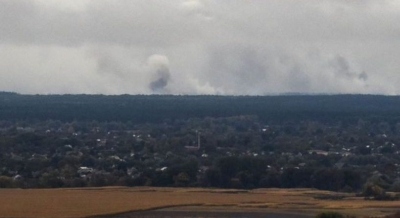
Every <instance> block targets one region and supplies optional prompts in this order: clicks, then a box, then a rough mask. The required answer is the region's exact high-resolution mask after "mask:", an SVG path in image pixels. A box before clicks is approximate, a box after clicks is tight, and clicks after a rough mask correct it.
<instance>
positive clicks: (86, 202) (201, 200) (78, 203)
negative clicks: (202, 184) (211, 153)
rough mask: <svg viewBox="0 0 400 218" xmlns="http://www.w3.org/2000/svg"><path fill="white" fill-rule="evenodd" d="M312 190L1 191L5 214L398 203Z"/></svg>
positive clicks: (349, 210)
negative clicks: (335, 196)
mask: <svg viewBox="0 0 400 218" xmlns="http://www.w3.org/2000/svg"><path fill="white" fill-rule="evenodd" d="M321 195H323V196H327V195H337V193H331V192H328V191H317V190H312V189H256V190H250V191H246V190H221V189H203V188H185V189H183V188H153V187H138V188H127V187H106V188H81V189H79V188H74V189H0V196H1V200H0V215H1V217H88V216H95V215H105V214H109V215H111V214H118V213H124V212H129V211H144V210H150V209H157V208H158V209H160V208H164V209H163V210H164V211H202V212H207V211H208V212H209V211H225V212H228V211H230V212H235V211H238V212H239V211H240V212H243V211H249V212H274V213H300V214H309V215H310V214H316V213H318V212H320V211H327V210H329V211H332V210H335V211H339V212H342V213H346V214H352V215H357V216H382V215H384V214H388V213H391V212H393V211H395V210H398V209H400V201H366V200H363V198H359V197H354V196H353V195H350V194H343V195H342V194H341V196H344V198H343V199H341V200H321V199H317V198H315V197H316V196H321Z"/></svg>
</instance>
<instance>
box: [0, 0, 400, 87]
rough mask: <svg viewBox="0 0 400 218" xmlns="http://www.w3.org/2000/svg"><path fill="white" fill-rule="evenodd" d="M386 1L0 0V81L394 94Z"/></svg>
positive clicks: (393, 15) (398, 77)
mask: <svg viewBox="0 0 400 218" xmlns="http://www.w3.org/2000/svg"><path fill="white" fill-rule="evenodd" d="M399 12H400V2H399V1H395V0H379V1H378V0H376V1H373V0H367V1H366V0H353V1H345V0H309V1H296V0H270V1H255V0H253V1H240V0H230V1H217V0H174V1H156V0H119V1H106V0H69V1H58V0H18V1H15V0H0V18H1V19H0V56H1V58H0V90H3V91H13V92H19V93H27V94H64V93H72V94H76V93H88V94H221V95H266V94H277V93H288V92H295V93H362V94H387V95H398V94H400V86H398V82H399V81H400V74H399V69H400V62H399V61H398V57H399V56H400V50H399V49H398V48H399V47H400V41H399V40H400V37H399V36H400V26H399V25H398V21H399V20H400V13H399Z"/></svg>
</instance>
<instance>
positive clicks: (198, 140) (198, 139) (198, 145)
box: [197, 131, 200, 149]
mask: <svg viewBox="0 0 400 218" xmlns="http://www.w3.org/2000/svg"><path fill="white" fill-rule="evenodd" d="M197 149H200V131H197Z"/></svg>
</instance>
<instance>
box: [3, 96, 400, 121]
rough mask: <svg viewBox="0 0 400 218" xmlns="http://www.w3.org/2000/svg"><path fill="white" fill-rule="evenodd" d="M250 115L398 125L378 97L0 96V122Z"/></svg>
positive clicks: (394, 103) (394, 111) (395, 110)
mask: <svg viewBox="0 0 400 218" xmlns="http://www.w3.org/2000/svg"><path fill="white" fill-rule="evenodd" d="M238 115H255V116H258V117H259V118H260V119H262V120H264V121H266V122H267V121H271V122H274V121H291V120H319V121H326V122H332V121H337V120H346V121H348V120H358V119H359V118H365V117H368V118H370V119H379V120H381V119H385V120H391V121H393V122H397V121H400V97H399V96H379V95H285V96H173V95H116V96H107V95H21V94H16V93H10V92H0V120H26V119H29V120H47V119H53V120H63V121H72V120H98V121H132V122H135V123H145V122H162V121H164V120H165V119H172V120H174V119H186V118H194V117H198V118H203V117H228V116H238Z"/></svg>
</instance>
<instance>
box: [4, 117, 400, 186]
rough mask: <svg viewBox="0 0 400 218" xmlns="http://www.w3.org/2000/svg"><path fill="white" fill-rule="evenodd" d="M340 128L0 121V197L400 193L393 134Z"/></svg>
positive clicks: (381, 126) (237, 122)
mask: <svg viewBox="0 0 400 218" xmlns="http://www.w3.org/2000/svg"><path fill="white" fill-rule="evenodd" d="M346 125H347V126H346V128H344V125H343V124H341V123H340V122H339V123H336V124H323V123H319V122H315V121H314V122H313V121H302V122H298V123H294V122H290V123H283V124H276V123H275V124H274V123H271V124H265V123H263V122H261V121H260V120H259V119H258V118H257V117H254V116H238V117H227V118H205V119H196V118H193V119H188V120H175V121H166V122H164V123H158V124H149V123H147V124H137V125H135V124H132V123H121V122H97V121H93V122H76V121H75V122H60V121H52V120H49V121H36V122H34V121H32V122H28V121H24V122H10V121H4V122H1V125H0V127H1V128H0V134H1V136H0V139H1V140H0V149H1V156H2V158H1V165H0V173H1V176H0V187H22V188H35V187H86V186H108V185H128V186H142V185H146V186H202V187H224V188H256V187H316V188H322V189H329V190H335V191H338V190H342V191H343V190H344V191H357V190H360V189H361V188H362V187H363V185H364V184H365V183H366V182H371V181H372V182H374V183H376V184H378V185H379V186H380V187H382V188H384V189H387V190H399V189H400V180H399V178H400V177H399V176H400V159H399V154H400V137H398V135H397V134H395V133H396V132H399V130H398V129H394V128H393V127H390V126H389V125H388V124H387V123H378V124H373V123H371V122H368V121H363V120H360V121H359V122H358V123H357V124H354V125H348V124H346ZM395 127H398V125H397V126H395ZM228 163H229V164H228ZM332 175H334V176H335V175H336V176H337V175H340V176H339V177H340V178H337V180H340V181H335V183H332V184H330V185H329V184H328V185H326V183H325V182H323V181H324V180H331V178H332ZM346 176H347V177H346ZM292 180H293V181H296V182H293V181H292ZM321 183H323V184H325V185H323V186H322V185H321Z"/></svg>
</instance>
